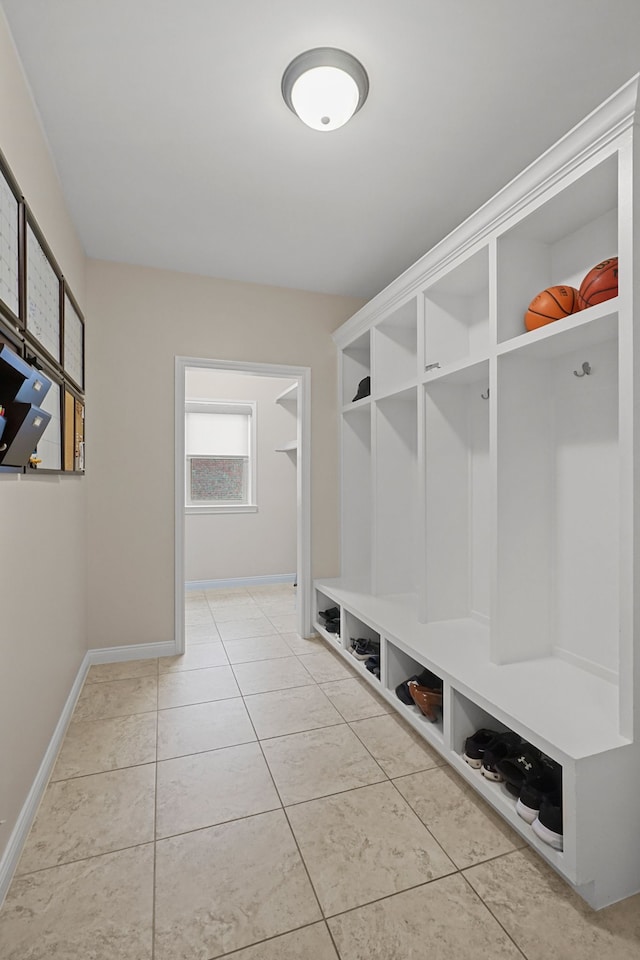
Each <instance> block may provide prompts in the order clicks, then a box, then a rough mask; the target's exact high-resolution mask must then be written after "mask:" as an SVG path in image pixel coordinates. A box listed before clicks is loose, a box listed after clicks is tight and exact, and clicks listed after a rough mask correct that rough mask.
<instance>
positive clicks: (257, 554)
mask: <svg viewBox="0 0 640 960" xmlns="http://www.w3.org/2000/svg"><path fill="white" fill-rule="evenodd" d="M310 388H311V370H310V368H309V367H297V366H290V365H278V364H264V363H246V362H242V361H237V362H236V361H228V360H212V359H206V358H201V357H176V362H175V640H176V653H184V651H185V646H186V643H187V631H186V628H185V589H188V588H192V589H211V588H213V589H217V588H224V587H226V588H230V587H234V586H237V587H241V586H243V585H246V586H247V588H248V589H252V588H253V589H256V590H260V589H262V588H263V587H262V585H265V586H264V589H265V590H266V589H268V588H267V587H266V585H267V584H270V583H273V584H278V583H280V584H283V585H284V584H286V583H287V582H288V583H289V584H291V586H292V583H293V581H295V583H296V588H295V591H293V590H292V594H295V598H296V604H295V620H293V619H292V621H291V623H292V625H293V624H294V623H295V632H296V633H298V634H299V635H300V636H302V637H308V636H310V635H311V634H312V632H313V631H312V627H311V603H310V598H311V544H310V535H311V507H310V486H311V484H310V396H311V389H310ZM213 420H215V422H216V424H218V425H219V426H220V428H221V429H220V430H219V431H218V435H219V434H220V433H225V435H226V432H227V430H228V431H229V436H232V435H233V437H232V439H227V440H225V444H220V445H218V448H216V449H214V446H215V445H213V446H211V445H210V447H209V448H208V449H205V443H206V441H205V440H204V439H203V436H204V435H205V434H206V431H207V429H208V426H209V424H210V423H211V422H212V421H213ZM234 431H235V433H234ZM274 431H275V432H274ZM234 437H235V439H234ZM238 438H239V439H238ZM280 488H282V490H281V489H280ZM287 491H288V492H289V494H290V499H292V500H293V501H294V502H293V503H292V504H291V503H290V504H289V507H290V508H291V515H289V513H282V512H280V513H279V512H278V511H279V510H280V511H282V510H284V509H285V507H284V504H283V502H282V498H281V497H280V499H279V494H280V493H281V492H282V493H286V492H287ZM278 503H280V506H278ZM286 509H287V510H288V509H289V508H286ZM261 511H262V512H261ZM293 527H295V530H294V529H293ZM253 534H255V537H254V536H253ZM287 543H288V544H289V547H288V548H287ZM260 564H262V567H261V566H260ZM283 564H284V565H285V566H288V567H289V568H291V567H292V566H293V565H294V569H279V565H283ZM261 570H262V571H263V572H260V571H261Z"/></svg>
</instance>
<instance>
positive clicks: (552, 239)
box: [498, 153, 630, 342]
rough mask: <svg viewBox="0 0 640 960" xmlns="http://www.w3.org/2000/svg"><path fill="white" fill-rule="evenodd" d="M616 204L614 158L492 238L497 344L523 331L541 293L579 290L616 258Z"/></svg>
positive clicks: (578, 178)
mask: <svg viewBox="0 0 640 960" xmlns="http://www.w3.org/2000/svg"><path fill="white" fill-rule="evenodd" d="M617 200H618V156H617V153H614V154H613V155H612V156H609V157H608V158H607V159H606V160H603V161H602V162H601V163H599V164H597V165H596V166H595V167H593V168H592V169H589V170H587V171H586V172H585V173H583V174H582V176H578V177H577V178H576V179H575V180H574V181H573V182H572V183H571V184H569V185H568V186H566V187H565V189H563V190H559V191H558V192H556V193H555V194H554V195H553V196H551V197H550V198H549V199H547V200H546V201H545V202H544V203H541V204H540V206H538V207H537V208H536V209H535V210H533V211H532V212H530V213H529V214H528V215H527V216H526V217H524V218H523V219H521V220H519V221H518V222H517V223H516V224H515V225H514V226H512V227H511V229H508V230H506V232H505V233H503V234H502V236H500V237H499V238H498V341H499V342H503V341H505V340H509V339H511V338H512V337H517V336H519V335H520V334H522V333H523V332H524V331H525V326H524V315H525V313H526V310H527V307H528V306H529V304H530V303H531V301H532V300H533V298H534V297H535V296H536V295H537V294H538V293H540V292H541V291H542V290H545V289H546V288H547V287H551V286H558V285H560V284H567V285H569V286H572V287H575V288H576V289H579V288H580V284H581V282H582V280H583V279H584V277H585V275H586V274H587V273H588V272H589V270H591V268H592V267H594V266H595V265H596V264H597V263H599V262H600V261H601V260H604V259H606V258H608V257H615V256H617V255H618V208H617ZM628 269H630V267H628Z"/></svg>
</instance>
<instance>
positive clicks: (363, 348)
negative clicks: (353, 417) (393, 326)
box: [342, 331, 371, 407]
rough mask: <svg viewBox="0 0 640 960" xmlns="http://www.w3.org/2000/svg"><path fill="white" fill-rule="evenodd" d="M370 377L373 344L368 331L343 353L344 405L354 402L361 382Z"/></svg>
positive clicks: (358, 401) (357, 401) (359, 401)
mask: <svg viewBox="0 0 640 960" xmlns="http://www.w3.org/2000/svg"><path fill="white" fill-rule="evenodd" d="M370 376H371V342H370V338H369V331H367V332H366V333H364V334H363V335H362V336H361V337H358V339H357V340H354V341H353V343H351V344H349V346H348V347H346V348H345V349H344V350H343V351H342V403H343V405H344V406H345V407H347V406H349V405H350V404H351V403H353V402H354V399H353V398H354V397H355V396H356V395H357V393H358V386H359V384H360V382H361V381H362V380H363V379H364V378H365V377H370ZM361 402H363V401H362V400H356V401H355V403H361ZM367 402H368V400H367Z"/></svg>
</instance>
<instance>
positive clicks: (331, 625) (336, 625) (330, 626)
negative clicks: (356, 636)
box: [324, 620, 340, 635]
mask: <svg viewBox="0 0 640 960" xmlns="http://www.w3.org/2000/svg"><path fill="white" fill-rule="evenodd" d="M324 628H325V630H326V631H327V633H337V634H338V635H339V634H340V621H339V620H327V622H326V623H325V625H324Z"/></svg>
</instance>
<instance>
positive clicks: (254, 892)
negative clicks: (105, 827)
mask: <svg viewBox="0 0 640 960" xmlns="http://www.w3.org/2000/svg"><path fill="white" fill-rule="evenodd" d="M320 918H321V915H320V910H319V908H318V905H317V902H316V899H315V896H314V894H313V890H312V888H311V885H310V883H309V879H308V877H307V874H306V871H305V869H304V866H303V865H302V861H301V860H300V854H299V853H298V849H297V847H296V844H295V841H294V839H293V836H292V834H291V830H290V828H289V825H288V823H287V821H286V818H285V816H284V814H283V812H282V811H274V812H272V813H263V814H259V815H258V816H255V817H248V818H247V819H245V820H235V821H233V822H232V823H225V824H222V825H220V826H216V827H209V828H207V829H206V830H198V831H197V832H195V833H187V834H182V835H181V836H178V837H172V838H170V839H168V840H160V841H158V843H157V859H156V942H155V960H194V958H199V960H203V958H212V957H219V956H222V955H223V954H225V953H228V952H230V951H232V950H237V949H239V948H240V947H246V946H249V945H251V944H253V943H257V942H258V941H260V940H264V939H266V938H268V937H274V936H277V935H278V934H281V933H287V932H288V931H291V930H294V929H295V928H296V927H301V926H304V925H306V924H309V923H313V922H314V921H316V920H319V919H320Z"/></svg>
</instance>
